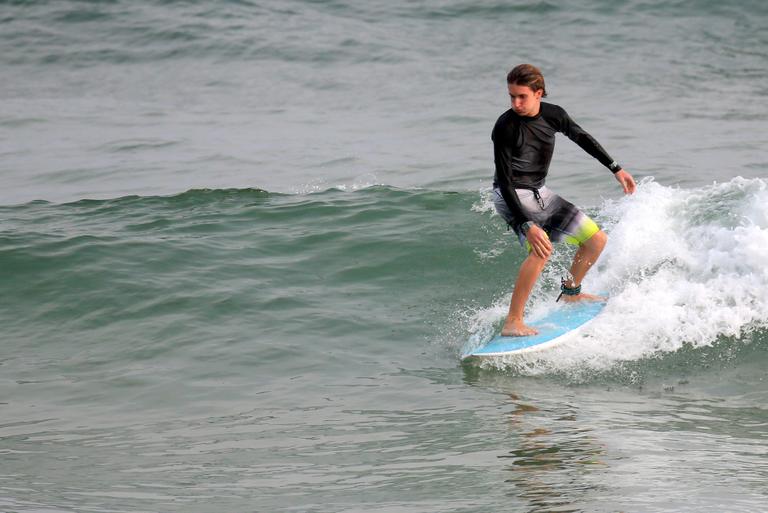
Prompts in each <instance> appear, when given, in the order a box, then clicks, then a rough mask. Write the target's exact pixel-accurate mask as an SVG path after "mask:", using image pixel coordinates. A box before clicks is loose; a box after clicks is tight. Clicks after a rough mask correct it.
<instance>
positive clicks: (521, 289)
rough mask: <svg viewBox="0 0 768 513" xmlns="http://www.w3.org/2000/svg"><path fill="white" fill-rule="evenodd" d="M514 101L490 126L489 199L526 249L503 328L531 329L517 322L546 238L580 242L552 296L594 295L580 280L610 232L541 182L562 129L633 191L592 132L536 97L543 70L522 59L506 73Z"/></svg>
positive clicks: (541, 90)
mask: <svg viewBox="0 0 768 513" xmlns="http://www.w3.org/2000/svg"><path fill="white" fill-rule="evenodd" d="M507 88H508V90H509V97H510V99H511V103H512V108H511V109H509V110H508V111H506V112H505V113H504V114H502V115H501V116H500V117H499V119H498V120H497V121H496V125H495V126H494V127H493V133H492V135H491V139H492V140H493V155H494V162H495V165H496V172H495V175H494V180H493V200H494V205H495V207H496V211H497V212H498V213H499V215H501V217H502V218H504V220H505V221H506V222H507V224H509V226H510V227H511V228H512V229H513V230H514V231H515V233H516V234H517V237H518V240H519V241H520V244H522V245H523V246H524V247H525V248H526V249H527V250H528V256H527V257H526V259H525V260H524V261H523V264H522V265H521V266H520V271H519V272H518V276H517V281H516V282H515V288H514V291H513V292H512V300H511V302H510V305H509V314H508V315H507V318H506V320H505V321H504V326H503V327H502V330H501V334H502V336H508V337H509V336H526V335H535V334H536V333H538V332H537V330H536V329H534V328H532V327H530V326H527V325H526V324H525V323H524V322H523V310H524V308H525V304H526V302H527V301H528V297H529V296H530V295H531V291H532V290H533V286H534V284H535V283H536V280H537V279H538V278H539V275H540V274H541V271H542V270H543V269H544V265H545V264H546V263H547V261H548V260H549V256H550V255H551V254H552V242H561V241H565V242H568V243H570V244H574V245H576V246H578V250H577V251H576V255H575V256H574V258H573V263H572V264H571V268H570V276H568V278H566V279H564V280H563V282H562V284H561V287H560V290H561V294H560V297H559V298H558V300H560V299H561V298H562V300H563V301H567V302H574V301H595V300H600V299H602V298H599V297H597V296H594V295H591V294H586V293H584V292H582V291H581V282H582V280H583V279H584V276H585V275H586V274H587V272H588V271H589V269H590V268H591V267H592V265H593V264H594V263H595V262H596V261H597V259H598V258H599V257H600V253H602V251H603V248H604V247H605V243H606V242H607V240H608V236H607V235H606V234H605V232H603V231H602V230H601V229H600V228H599V227H598V226H597V224H596V223H595V222H594V221H593V220H592V219H590V218H589V217H588V216H587V215H586V214H584V213H583V212H582V211H581V210H579V209H578V208H577V207H576V206H574V205H573V204H572V203H570V202H568V201H566V200H565V199H563V198H561V197H560V196H558V195H557V194H555V193H554V192H552V191H551V190H550V189H548V188H547V187H546V185H545V184H544V182H545V179H546V177H547V172H548V171H549V164H550V161H551V160H552V153H553V152H554V149H555V134H556V133H557V132H560V133H562V134H565V135H566V136H567V137H568V138H569V139H571V140H572V141H573V142H575V143H576V144H578V145H579V146H580V147H581V148H582V149H583V150H584V151H586V152H587V153H588V154H590V155H591V156H592V157H594V158H596V159H597V160H598V161H599V162H600V163H601V164H603V165H604V166H605V167H607V168H608V169H609V170H610V171H611V172H612V173H613V176H614V177H615V178H616V180H618V182H619V183H620V184H621V186H622V188H623V189H624V193H625V194H632V193H634V192H635V188H636V185H635V180H634V179H633V178H632V175H630V174H629V173H628V172H626V171H625V170H624V169H623V168H622V167H621V166H620V165H619V164H618V163H617V162H616V161H615V160H613V159H612V158H611V157H610V156H609V155H608V153H607V152H606V151H605V150H604V149H603V147H602V146H600V143H598V142H597V141H596V140H595V139H594V138H593V137H592V136H591V135H589V134H588V133H587V132H586V131H584V130H583V129H582V128H581V127H580V126H579V125H577V124H576V123H575V122H574V121H573V120H572V119H571V118H570V116H568V113H566V112H565V110H564V109H563V108H562V107H559V106H557V105H554V104H551V103H546V102H542V101H541V99H542V98H543V97H545V96H546V95H547V91H546V88H545V85H544V76H543V75H542V73H541V71H540V70H539V69H538V68H537V67H535V66H533V65H531V64H520V65H519V66H516V67H515V68H514V69H512V71H510V72H509V74H508V75H507Z"/></svg>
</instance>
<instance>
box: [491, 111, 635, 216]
mask: <svg viewBox="0 0 768 513" xmlns="http://www.w3.org/2000/svg"><path fill="white" fill-rule="evenodd" d="M557 132H560V133H563V134H565V135H566V136H568V138H569V139H571V140H572V141H573V142H575V143H576V144H578V145H579V146H580V147H581V148H582V149H583V150H584V151H586V152H587V153H589V154H590V155H592V156H593V157H594V158H596V159H597V160H599V161H600V163H601V164H603V165H604V166H606V167H607V168H608V169H610V170H611V171H612V172H614V173H615V172H616V171H618V170H619V169H621V168H620V167H619V166H618V164H616V162H615V161H614V160H613V159H612V158H611V157H610V156H609V155H608V153H607V152H606V151H605V150H604V149H603V147H602V146H600V143H598V142H597V141H596V140H595V139H594V138H593V137H592V136H591V135H589V134H588V133H587V132H585V131H584V129H582V128H581V127H580V126H579V125H577V124H576V122H575V121H573V120H572V119H571V117H570V116H569V115H568V113H567V112H565V109H563V108H562V107H560V106H558V105H554V104H551V103H545V102H541V108H540V110H539V114H538V115H536V116H534V117H526V116H520V115H518V114H517V113H516V112H515V111H514V110H512V109H509V110H508V111H507V112H505V113H504V114H502V115H501V116H500V117H499V119H498V121H496V125H495V126H494V127H493V133H492V135H491V139H492V140H493V154H494V162H495V164H496V174H495V176H494V179H493V185H494V187H498V188H499V190H500V191H501V195H502V196H503V197H504V201H505V202H506V204H507V206H508V207H509V209H510V211H511V212H512V214H513V215H514V216H515V219H516V220H518V223H519V224H522V223H524V222H526V221H530V218H529V217H528V215H527V214H526V213H525V210H523V208H522V207H521V205H520V199H519V198H518V196H517V192H516V191H515V188H518V189H538V188H540V187H542V186H543V185H544V181H545V178H546V177H547V172H548V171H549V163H550V161H551V160H552V153H553V152H554V150H555V133H557Z"/></svg>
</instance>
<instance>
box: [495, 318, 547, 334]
mask: <svg viewBox="0 0 768 513" xmlns="http://www.w3.org/2000/svg"><path fill="white" fill-rule="evenodd" d="M538 332H539V331H538V330H537V329H535V328H531V327H530V326H526V325H525V324H523V321H511V322H510V321H507V322H505V323H504V327H503V328H501V336H502V337H527V336H528V335H536V334H537V333H538Z"/></svg>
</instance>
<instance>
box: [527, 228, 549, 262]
mask: <svg viewBox="0 0 768 513" xmlns="http://www.w3.org/2000/svg"><path fill="white" fill-rule="evenodd" d="M525 236H526V238H527V239H528V244H530V245H531V251H533V254H534V255H536V256H537V257H539V258H549V255H550V254H552V243H551V242H550V240H549V237H548V236H547V232H545V231H544V230H542V229H541V228H540V227H539V226H538V225H535V224H534V225H533V226H531V228H530V229H529V230H528V233H526V234H525Z"/></svg>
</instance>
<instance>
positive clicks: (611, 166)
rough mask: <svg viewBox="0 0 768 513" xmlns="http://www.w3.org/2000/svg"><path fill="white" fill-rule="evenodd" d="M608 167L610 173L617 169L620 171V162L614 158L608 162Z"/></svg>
mask: <svg viewBox="0 0 768 513" xmlns="http://www.w3.org/2000/svg"><path fill="white" fill-rule="evenodd" d="M608 169H610V170H611V172H612V173H616V172H617V171H621V164H619V163H618V162H616V161H615V160H614V161H613V162H611V163H610V164H608Z"/></svg>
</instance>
